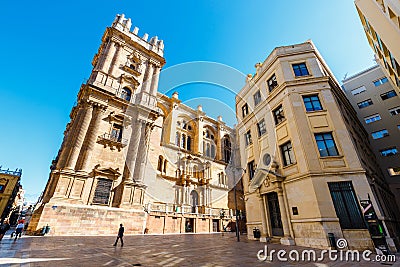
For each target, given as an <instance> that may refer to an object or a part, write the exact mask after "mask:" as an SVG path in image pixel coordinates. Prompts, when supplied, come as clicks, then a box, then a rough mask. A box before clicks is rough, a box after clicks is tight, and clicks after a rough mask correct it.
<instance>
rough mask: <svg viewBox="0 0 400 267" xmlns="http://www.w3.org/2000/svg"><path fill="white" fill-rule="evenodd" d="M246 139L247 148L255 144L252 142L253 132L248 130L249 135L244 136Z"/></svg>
mask: <svg viewBox="0 0 400 267" xmlns="http://www.w3.org/2000/svg"><path fill="white" fill-rule="evenodd" d="M244 139H245V143H246V146H249V145H251V144H253V140H251V131H250V130H248V131H247V133H245V134H244Z"/></svg>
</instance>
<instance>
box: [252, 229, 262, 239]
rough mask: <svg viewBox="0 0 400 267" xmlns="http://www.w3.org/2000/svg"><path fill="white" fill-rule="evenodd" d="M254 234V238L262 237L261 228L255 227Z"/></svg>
mask: <svg viewBox="0 0 400 267" xmlns="http://www.w3.org/2000/svg"><path fill="white" fill-rule="evenodd" d="M253 236H254V238H260V237H261V232H260V230H259V229H257V228H254V229H253Z"/></svg>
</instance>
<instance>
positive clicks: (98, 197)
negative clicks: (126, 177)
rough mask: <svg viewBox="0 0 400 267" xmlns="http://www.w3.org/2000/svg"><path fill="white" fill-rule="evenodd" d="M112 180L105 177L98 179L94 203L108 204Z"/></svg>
mask: <svg viewBox="0 0 400 267" xmlns="http://www.w3.org/2000/svg"><path fill="white" fill-rule="evenodd" d="M111 187H112V181H111V180H108V179H104V178H98V179H97V186H96V190H95V191H94V197H93V203H95V204H103V205H108V202H109V199H110V193H111Z"/></svg>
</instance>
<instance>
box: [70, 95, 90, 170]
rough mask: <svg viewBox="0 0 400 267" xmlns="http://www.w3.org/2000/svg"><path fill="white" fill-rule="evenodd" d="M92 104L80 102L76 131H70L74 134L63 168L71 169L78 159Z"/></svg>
mask: <svg viewBox="0 0 400 267" xmlns="http://www.w3.org/2000/svg"><path fill="white" fill-rule="evenodd" d="M92 110H93V106H92V103H88V102H86V103H83V104H82V110H80V112H82V115H81V120H80V121H79V124H78V125H77V127H76V132H74V133H71V134H74V136H73V138H72V141H71V151H70V153H69V157H68V159H67V161H66V164H65V169H70V170H73V168H74V167H75V164H76V162H77V160H78V156H79V153H80V151H81V148H82V144H83V140H84V139H85V136H86V132H87V130H88V128H89V123H90V119H91V117H92Z"/></svg>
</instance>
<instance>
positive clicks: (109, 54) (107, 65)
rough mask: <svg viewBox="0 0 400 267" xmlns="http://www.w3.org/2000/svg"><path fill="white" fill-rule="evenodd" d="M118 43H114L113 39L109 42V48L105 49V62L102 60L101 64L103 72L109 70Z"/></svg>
mask: <svg viewBox="0 0 400 267" xmlns="http://www.w3.org/2000/svg"><path fill="white" fill-rule="evenodd" d="M116 45H117V44H116V43H114V42H113V41H110V42H109V43H108V47H107V50H106V51H105V53H106V54H105V55H104V56H103V57H104V59H103V62H102V66H101V70H102V71H103V72H107V70H108V69H109V68H110V64H111V62H112V58H113V57H114V54H115V50H116V47H115V46H116Z"/></svg>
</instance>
